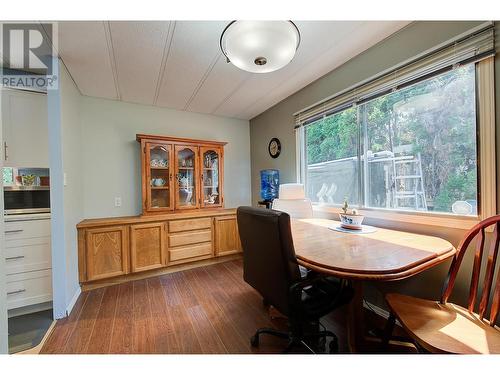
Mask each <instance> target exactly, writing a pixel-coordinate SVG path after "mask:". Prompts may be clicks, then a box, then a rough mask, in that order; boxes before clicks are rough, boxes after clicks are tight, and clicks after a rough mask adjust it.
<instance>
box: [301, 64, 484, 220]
mask: <svg viewBox="0 0 500 375" xmlns="http://www.w3.org/2000/svg"><path fill="white" fill-rule="evenodd" d="M476 118H477V116H476V69H475V64H468V65H464V66H461V67H460V68H455V69H453V70H450V71H447V72H445V73H442V74H439V75H436V76H434V77H432V78H429V79H426V80H423V81H420V82H418V83H416V84H413V85H411V86H407V87H405V88H402V89H399V90H397V91H394V92H390V93H387V94H385V95H382V96H379V97H377V98H375V99H373V100H370V101H368V102H364V103H363V104H358V105H356V106H352V107H349V108H348V109H344V110H341V111H339V112H336V113H334V114H332V115H329V116H326V117H323V118H321V119H320V120H317V121H315V122H313V123H310V124H309V125H307V126H306V127H305V130H304V132H303V136H304V137H305V139H304V140H303V144H304V145H305V150H304V155H303V157H302V160H301V163H302V168H303V169H304V173H303V176H304V178H305V181H304V182H305V185H306V190H307V195H308V196H309V198H311V200H312V201H313V202H316V203H318V204H322V205H333V206H335V205H340V204H342V202H343V201H344V199H345V198H347V199H348V201H349V203H350V204H351V205H358V206H359V207H368V208H379V209H380V208H383V209H390V210H402V211H425V212H437V213H452V214H457V215H477V212H478V191H479V185H478V163H477V160H478V157H477V155H478V149H477V131H476V127H477V126H476Z"/></svg>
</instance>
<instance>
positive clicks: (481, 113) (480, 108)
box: [296, 56, 497, 229]
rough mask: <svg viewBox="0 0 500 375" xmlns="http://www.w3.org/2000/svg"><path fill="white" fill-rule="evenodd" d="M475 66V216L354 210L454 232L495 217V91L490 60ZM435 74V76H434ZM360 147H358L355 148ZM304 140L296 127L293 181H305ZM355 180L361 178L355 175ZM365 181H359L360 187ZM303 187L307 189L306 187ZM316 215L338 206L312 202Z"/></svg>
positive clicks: (336, 209) (335, 210) (336, 210)
mask: <svg viewBox="0 0 500 375" xmlns="http://www.w3.org/2000/svg"><path fill="white" fill-rule="evenodd" d="M474 65H475V74H476V79H475V86H476V132H477V138H476V145H477V151H476V152H477V172H478V173H477V179H478V180H477V200H478V214H477V215H468V216H462V215H456V214H452V213H442V212H429V211H426V212H424V211H422V212H421V211H407V210H398V209H386V208H372V207H363V206H361V204H362V203H361V202H360V206H359V208H358V211H359V213H360V214H362V215H365V217H367V218H369V219H375V220H386V221H398V222H404V223H411V224H422V225H431V226H440V227H452V228H458V229H470V228H471V227H472V226H473V225H475V224H477V223H478V222H479V221H480V220H482V219H484V218H487V217H490V216H493V215H495V214H496V211H497V208H496V159H495V158H496V152H495V91H494V90H495V88H494V57H493V56H491V57H488V58H485V59H482V60H480V61H477V62H475V63H474ZM436 75H438V74H436ZM358 147H360V145H358ZM306 169H307V166H306V137H305V127H304V126H301V127H298V128H296V176H297V182H299V183H303V184H307V181H306ZM359 178H361V179H362V178H363V177H362V176H361V173H359ZM364 183H365V182H364V181H361V187H362V186H363V184H364ZM306 188H307V187H306ZM313 210H314V211H316V212H318V213H330V214H338V213H340V212H341V208H340V205H325V204H319V203H313Z"/></svg>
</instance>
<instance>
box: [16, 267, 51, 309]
mask: <svg viewBox="0 0 500 375" xmlns="http://www.w3.org/2000/svg"><path fill="white" fill-rule="evenodd" d="M51 300H52V272H51V271H50V270H45V271H35V272H25V273H19V274H15V275H8V276H7V308H8V309H15V308H18V307H23V306H28V305H33V304H36V303H43V302H49V301H51Z"/></svg>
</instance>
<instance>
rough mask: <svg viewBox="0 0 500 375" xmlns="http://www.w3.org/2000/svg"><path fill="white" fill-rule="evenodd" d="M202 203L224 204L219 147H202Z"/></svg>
mask: <svg viewBox="0 0 500 375" xmlns="http://www.w3.org/2000/svg"><path fill="white" fill-rule="evenodd" d="M200 163H201V165H202V168H201V171H202V172H201V173H202V175H201V193H202V199H201V204H202V206H203V207H218V206H221V205H222V196H221V193H222V191H221V175H222V173H221V152H220V150H219V149H217V148H209V147H200Z"/></svg>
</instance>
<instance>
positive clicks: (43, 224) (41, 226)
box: [5, 219, 50, 246]
mask: <svg viewBox="0 0 500 375" xmlns="http://www.w3.org/2000/svg"><path fill="white" fill-rule="evenodd" d="M47 236H50V219H45V220H29V221H8V222H6V223H5V242H6V245H7V246H8V242H9V241H12V240H19V239H26V238H36V237H47Z"/></svg>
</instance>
